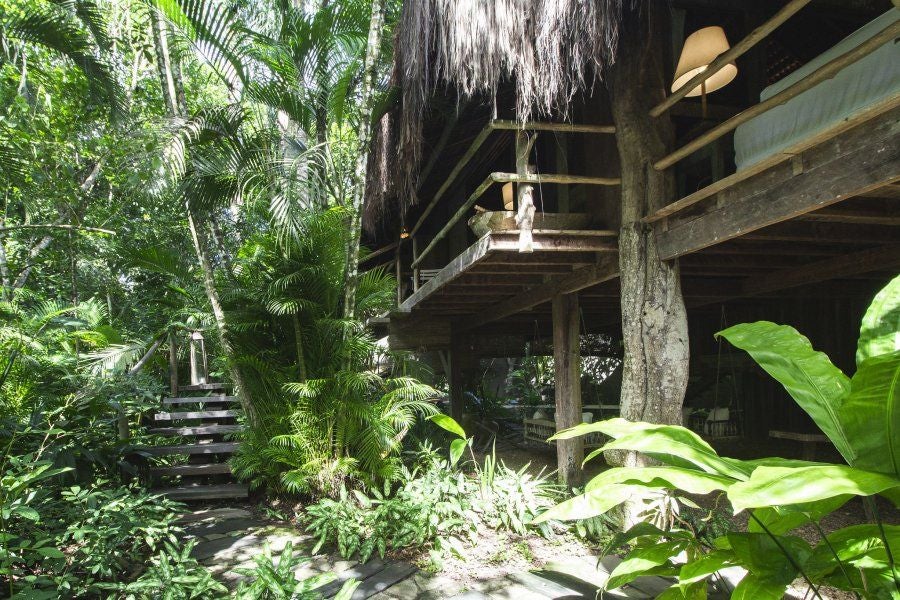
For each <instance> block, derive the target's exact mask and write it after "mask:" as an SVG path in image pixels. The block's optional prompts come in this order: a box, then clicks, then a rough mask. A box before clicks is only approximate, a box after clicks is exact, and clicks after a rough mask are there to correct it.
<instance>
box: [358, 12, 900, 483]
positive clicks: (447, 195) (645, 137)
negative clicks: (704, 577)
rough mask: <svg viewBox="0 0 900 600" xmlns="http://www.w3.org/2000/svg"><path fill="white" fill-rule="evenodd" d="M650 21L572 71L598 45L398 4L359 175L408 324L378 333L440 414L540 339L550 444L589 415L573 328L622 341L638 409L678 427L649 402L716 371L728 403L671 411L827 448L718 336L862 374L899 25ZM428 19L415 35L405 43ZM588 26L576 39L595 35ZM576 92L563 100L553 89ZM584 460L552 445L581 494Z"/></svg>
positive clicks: (899, 143)
mask: <svg viewBox="0 0 900 600" xmlns="http://www.w3.org/2000/svg"><path fill="white" fill-rule="evenodd" d="M424 4H430V3H423V5H424ZM500 4H503V3H500ZM564 4H565V3H564ZM598 4H599V3H598ZM610 4H611V5H614V4H616V3H614V2H613V3H610ZM655 4H656V3H651V5H655ZM659 4H661V5H662V4H668V3H659ZM658 9H659V7H656V6H651V7H650V8H649V9H648V10H647V11H645V12H647V13H650V17H649V19H647V18H646V15H644V14H638V15H633V20H634V21H635V23H634V24H632V25H629V20H628V19H629V17H628V15H626V17H625V19H624V21H623V23H622V24H621V26H620V31H619V32H618V33H620V34H621V35H620V37H619V41H618V49H617V50H616V51H615V52H614V51H613V50H612V49H611V47H607V48H606V54H603V52H602V51H601V55H602V56H599V57H597V56H595V57H594V58H593V59H590V60H585V61H584V63H578V64H575V65H573V62H575V61H577V57H578V56H581V55H583V54H584V53H585V52H586V50H585V48H588V47H589V46H590V44H587V45H586V44H585V41H584V40H583V39H581V38H579V37H578V35H571V36H564V35H563V33H562V32H560V33H559V36H560V37H564V38H566V40H555V41H554V42H553V43H549V42H548V41H547V39H545V37H542V36H544V35H545V34H546V33H547V32H545V31H544V30H543V29H542V27H543V26H542V25H541V24H540V23H539V22H536V21H534V20H532V21H530V22H531V23H532V24H533V25H534V27H533V28H532V29H533V31H532V30H531V29H528V26H527V23H528V22H529V21H528V18H529V17H526V18H525V20H526V26H525V29H523V30H522V31H525V33H522V32H521V31H516V30H514V28H512V26H511V25H509V24H508V23H509V22H515V21H516V20H515V19H501V18H500V17H498V16H497V15H496V14H493V13H491V11H490V10H488V11H486V13H484V11H476V10H472V9H470V11H469V12H471V13H472V14H454V15H445V14H429V15H421V14H417V11H419V10H421V7H419V6H411V3H410V2H407V3H406V6H405V7H404V17H403V19H402V20H401V31H400V32H399V34H398V38H397V45H398V48H397V59H396V61H397V64H396V69H395V75H394V83H395V84H396V85H397V87H398V88H399V89H400V91H401V93H400V98H401V99H400V100H399V101H398V104H397V105H396V106H395V107H394V108H393V109H392V110H391V111H390V112H388V113H387V114H386V115H385V116H384V117H383V118H382V119H381V121H380V122H379V123H378V126H377V131H378V135H377V137H376V140H375V144H376V152H375V153H374V156H373V159H372V161H371V162H370V168H369V181H368V185H367V214H366V223H367V228H368V234H367V235H368V238H369V239H368V243H369V245H370V246H371V247H374V248H377V250H376V251H375V252H373V253H372V254H371V255H370V256H368V257H367V258H366V259H365V262H364V263H363V267H364V268H370V267H373V266H375V265H378V264H382V265H386V266H388V267H389V268H391V269H394V270H395V272H396V274H397V279H398V289H397V308H396V309H395V310H394V311H392V312H390V313H389V314H387V315H384V316H383V317H381V318H378V319H373V320H372V321H371V322H370V326H371V327H373V328H374V329H375V330H376V331H378V332H380V333H382V334H384V335H386V336H387V338H388V341H389V343H390V346H391V347H392V348H396V349H410V350H416V351H419V352H423V353H433V355H434V356H440V361H439V362H438V361H436V364H443V365H444V366H445V368H446V370H447V374H448V379H449V382H450V388H451V404H452V412H453V414H454V415H455V416H460V415H461V414H462V411H463V397H464V392H465V390H466V389H467V386H468V385H469V384H470V382H471V377H472V374H473V370H474V366H475V363H476V361H477V360H478V359H479V358H485V357H512V356H521V355H522V354H523V352H524V348H525V346H526V344H527V343H528V342H530V341H534V340H535V339H536V338H542V339H545V340H552V353H553V356H554V357H555V369H556V387H555V394H556V397H555V403H556V406H555V408H556V410H555V416H554V418H555V425H556V428H557V429H560V428H564V427H568V426H571V425H573V424H575V423H578V422H580V421H581V416H582V399H581V391H580V385H581V384H580V376H579V372H578V369H579V360H578V358H579V355H580V353H581V345H582V344H581V343H580V340H582V339H583V336H584V334H607V335H610V336H611V337H612V338H613V339H616V340H619V339H621V340H623V345H624V348H625V370H626V373H625V381H626V386H628V389H626V390H625V391H623V404H622V411H623V414H626V415H629V416H630V417H632V418H634V417H635V415H636V416H637V417H638V418H640V417H641V415H643V417H644V418H647V419H652V418H659V419H661V420H663V421H665V420H670V421H671V420H682V419H683V418H684V416H688V415H687V413H686V414H685V415H683V416H682V415H681V414H680V401H679V402H676V404H677V406H676V407H674V408H673V409H665V408H662V409H660V408H658V407H657V408H654V406H653V405H652V403H650V404H648V403H647V402H649V401H648V400H647V398H650V397H651V396H652V395H653V392H652V390H653V389H654V386H656V387H658V388H660V389H666V390H667V391H665V393H664V394H663V396H666V395H667V396H668V397H671V396H679V389H680V395H684V394H685V389H686V398H685V405H686V406H688V407H690V406H692V402H693V401H694V400H695V399H696V398H697V397H699V396H700V395H701V392H702V390H698V389H696V386H698V385H700V383H701V382H703V381H704V380H706V381H707V382H711V384H714V385H717V386H718V385H720V384H721V381H722V379H724V378H728V379H729V381H730V383H729V385H730V386H733V387H734V389H735V392H734V393H733V394H730V395H729V399H730V402H731V404H730V406H722V405H719V406H715V405H709V404H708V405H707V406H706V407H705V408H707V409H708V411H707V414H708V416H707V417H705V418H702V419H700V420H697V418H693V419H692V418H691V417H689V416H688V418H687V419H684V420H685V421H686V424H690V425H691V426H692V427H694V428H695V429H697V430H698V431H700V432H701V433H702V434H704V435H707V436H710V437H717V436H723V435H736V436H740V435H745V436H751V437H760V438H768V437H769V434H770V432H774V435H778V434H785V433H787V434H789V435H797V436H809V435H815V434H816V433H817V431H816V430H815V429H814V426H813V425H812V423H811V422H810V421H808V419H807V417H806V416H805V415H804V413H802V411H800V410H799V409H797V408H796V407H795V406H794V405H793V403H791V402H789V401H788V400H787V397H786V396H785V394H784V393H783V391H781V390H780V389H779V388H777V387H776V386H775V385H773V384H772V383H770V382H769V381H768V380H767V379H766V378H765V377H764V376H763V374H762V372H761V371H758V370H757V369H756V368H755V367H752V366H750V365H749V363H748V362H745V361H742V360H740V359H741V357H737V356H733V355H732V354H731V353H730V352H729V351H728V350H727V349H723V348H722V347H720V346H719V345H718V342H716V340H715V338H714V333H715V332H716V331H718V330H720V329H722V328H724V327H725V326H727V325H729V324H734V323H739V322H744V321H753V320H763V319H765V320H771V321H777V322H781V323H786V324H790V325H793V326H794V327H796V328H797V329H799V330H800V331H801V332H803V333H805V334H806V335H808V336H809V337H810V338H811V340H812V342H813V344H814V345H815V346H816V347H817V348H818V349H820V350H823V351H825V352H826V353H828V354H829V355H831V356H832V358H833V360H835V362H836V364H838V365H839V366H841V367H842V368H846V369H847V370H848V371H852V370H853V367H852V365H853V353H854V349H855V340H856V334H857V328H858V324H859V319H860V317H861V315H862V311H863V310H864V308H865V306H866V304H867V302H868V301H869V300H870V299H871V298H872V296H873V295H874V294H875V292H876V291H877V290H878V289H879V288H880V287H881V286H883V285H884V284H885V283H886V282H887V281H888V280H889V279H890V278H891V277H892V276H894V275H895V274H896V273H897V271H898V266H900V210H898V203H900V124H898V116H900V45H898V44H897V40H898V36H900V9H898V8H896V7H894V6H892V5H891V3H890V2H888V1H878V0H872V1H868V0H843V1H838V0H791V1H789V2H760V1H758V0H721V1H715V2H712V1H708V0H673V1H672V2H671V7H666V8H665V9H664V10H658ZM622 10H625V12H626V13H627V12H628V9H627V8H625V9H622ZM500 11H502V9H500V8H497V12H500ZM463 13H465V11H463ZM483 13H484V14H483ZM487 13H490V14H487ZM654 17H656V20H655V21H654ZM417 18H418V19H419V21H418V22H419V23H426V24H425V25H420V27H419V29H420V31H419V32H418V33H417V34H414V33H410V32H408V31H406V32H405V31H404V30H403V29H402V28H403V27H404V26H407V27H409V26H410V25H409V24H410V23H412V22H414V19H417ZM531 18H532V19H534V15H532V16H531ZM591 18H592V16H591V15H585V16H584V19H585V22H586V23H587V25H585V28H586V29H588V30H591V31H593V29H592V28H593V27H595V26H596V27H597V28H600V29H602V28H603V27H606V29H602V31H600V32H599V33H603V32H606V33H609V31H610V29H609V28H610V27H611V26H610V25H609V24H604V23H600V24H594V25H592V24H591V23H592V21H591ZM647 21H649V23H648V22H647ZM562 26H565V24H563V25H562ZM504 27H508V28H509V29H504ZM423 29H424V32H423V31H421V30H423ZM594 33H598V32H594ZM414 35H418V36H419V37H418V38H415V37H414ZM519 35H524V36H525V38H524V39H526V40H527V39H528V36H533V38H532V39H531V46H529V43H528V42H527V41H526V42H523V44H524V46H527V47H528V48H525V49H524V50H523V49H522V48H520V47H519V46H518V45H516V44H514V43H513V41H514V40H518V39H519V38H517V36H519ZM608 39H609V36H606V37H604V40H605V41H604V43H607V41H608ZM479 40H480V41H479ZM485 40H487V41H485ZM567 40H569V41H567ZM571 40H574V41H571ZM479 44H482V46H479ZM554 44H556V45H554ZM566 44H571V46H570V47H566ZM498 46H499V47H500V49H499V50H498V49H497V47H498ZM505 46H509V47H512V46H515V48H513V49H509V48H506V49H504V47H505ZM529 48H530V49H532V50H535V52H536V53H537V56H534V55H529V54H528V52H527V50H529ZM542 49H543V53H542ZM592 51H595V52H596V49H595V50H592ZM504 52H505V54H504ZM516 52H518V53H519V54H516ZM616 52H617V54H616ZM481 53H483V54H484V55H482V54H481ZM498 55H501V58H504V57H505V60H506V62H503V61H502V60H499V59H498V58H497V56H498ZM632 55H634V56H638V55H640V56H641V57H643V58H642V60H641V61H639V60H637V59H632V58H631V57H632ZM561 57H563V58H561ZM647 57H649V60H647ZM529 60H530V61H532V62H531V63H528V64H526V65H525V66H524V67H523V66H522V65H520V64H518V63H517V62H516V61H526V62H527V61H529ZM492 61H493V62H492ZM566 61H569V62H566ZM648 63H655V64H656V65H657V68H656V69H655V70H654V69H653V68H649V69H648V68H647V67H646V64H648ZM529 68H531V69H532V70H533V71H536V73H529V72H528V69H529ZM491 69H493V71H491ZM544 71H547V72H544ZM486 73H488V74H486ZM490 73H493V74H490ZM566 77H568V78H569V83H568V85H565V84H564V85H562V86H561V89H562V91H563V94H562V99H561V100H560V96H559V95H557V93H556V92H558V91H559V90H554V89H551V88H553V87H554V86H557V87H560V86H559V85H558V82H557V81H555V80H554V78H557V79H558V78H563V79H565V78H566ZM579 78H580V79H579ZM523 79H525V81H523ZM545 82H546V83H545ZM547 95H549V96H552V97H549V98H548V97H545V96H547ZM681 320H686V324H685V326H684V327H681V326H679V325H678V323H679V322H680V321H681ZM682 346H683V350H682V349H681V347H682ZM688 351H689V354H690V371H689V373H690V375H688V371H687V366H686V365H687V352H688ZM723 355H724V356H723ZM635 361H637V362H635ZM648 365H649V366H648ZM682 365H684V366H683V369H682ZM642 369H643V371H646V373H649V374H646V373H644V374H641V373H639V372H640V371H641V370H642ZM682 371H683V376H682V375H681V373H682ZM654 373H655V374H654ZM679 378H680V379H679ZM672 379H679V381H675V382H674V383H673V382H672V381H671V380H672ZM636 382H637V383H636ZM641 382H643V385H644V386H645V387H644V388H640V385H641ZM654 382H655V383H654ZM636 385H637V388H636V387H635V386H636ZM666 386H669V387H668V388H667V387H666ZM641 389H644V391H643V392H642V391H640V390H641ZM635 390H637V391H635ZM716 392H717V393H716V394H715V396H716V397H720V396H721V394H718V388H716ZM629 397H630V398H631V400H628V398H629ZM678 400H680V398H678ZM629 403H631V404H629ZM642 403H643V404H642ZM723 409H724V410H723ZM729 409H730V410H729ZM666 410H668V412H666ZM654 411H656V413H654ZM676 411H678V412H677V413H676ZM654 414H655V417H654ZM648 415H650V416H649V417H648ZM678 417H682V419H679V418H678ZM792 439H801V438H798V437H795V438H792ZM801 441H808V440H806V438H804V439H803V440H801ZM580 444H581V442H578V441H566V442H565V443H560V444H559V445H558V453H559V456H560V468H561V472H562V473H563V475H564V476H567V477H569V479H570V480H574V479H577V473H576V472H577V467H573V466H572V465H577V464H580V457H581V454H582V452H583V449H582V447H581V445H580Z"/></svg>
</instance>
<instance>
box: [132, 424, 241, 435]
mask: <svg viewBox="0 0 900 600" xmlns="http://www.w3.org/2000/svg"><path fill="white" fill-rule="evenodd" d="M243 428H244V427H243V426H242V425H201V426H199V427H156V428H153V429H150V430H149V431H148V433H153V434H156V435H222V434H224V433H237V432H238V431H241V430H242V429H243Z"/></svg>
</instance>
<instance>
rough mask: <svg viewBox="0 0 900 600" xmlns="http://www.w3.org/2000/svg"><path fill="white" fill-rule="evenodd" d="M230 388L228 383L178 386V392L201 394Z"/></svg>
mask: <svg viewBox="0 0 900 600" xmlns="http://www.w3.org/2000/svg"><path fill="white" fill-rule="evenodd" d="M230 387H232V386H231V384H230V383H195V384H193V385H181V386H178V391H179V392H203V391H213V390H224V389H227V388H230Z"/></svg>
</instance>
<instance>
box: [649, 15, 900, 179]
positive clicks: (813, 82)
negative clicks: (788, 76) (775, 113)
mask: <svg viewBox="0 0 900 600" xmlns="http://www.w3.org/2000/svg"><path fill="white" fill-rule="evenodd" d="M898 35H900V21H895V22H894V23H892V24H890V25H888V26H887V27H885V28H884V29H883V30H881V31H880V32H879V33H877V34H876V35H874V36H872V37H871V38H869V39H868V40H866V41H865V42H863V43H862V44H860V45H859V46H857V47H855V48H853V49H852V50H849V51H847V52H845V53H844V54H841V55H840V56H838V57H837V58H835V59H834V60H831V61H829V62H828V63H826V64H825V65H823V66H821V67H819V68H818V69H816V70H815V71H813V72H812V73H810V74H809V75H807V76H806V77H804V78H803V79H801V80H800V81H798V82H797V83H795V84H793V85H792V86H790V87H788V88H786V89H784V90H782V91H780V92H778V93H777V94H775V95H774V96H772V97H770V98H768V99H766V100H764V101H762V102H760V103H759V104H755V105H753V106H751V107H750V108H748V109H747V110H745V111H742V112H740V113H738V114H737V115H735V116H734V117H732V118H730V119H728V120H727V121H725V122H724V123H721V124H719V125H717V126H715V127H713V128H712V129H710V130H709V131H707V132H706V133H704V134H703V135H701V136H699V137H697V138H696V139H695V140H693V141H691V142H688V143H687V144H685V145H684V146H682V147H681V148H679V149H678V150H676V151H674V152H672V153H671V154H669V155H668V156H666V157H665V158H662V159H661V160H658V161H657V162H655V163H654V164H653V168H654V169H656V170H658V171H662V170H664V169H667V168H669V167H671V166H672V165H674V164H675V163H677V162H678V161H680V160H681V159H683V158H685V157H686V156H689V155H691V154H693V153H694V152H696V151H697V150H699V149H700V148H703V147H704V146H706V145H707V144H709V143H710V142H713V141H715V140H717V139H719V138H721V137H722V136H724V135H725V134H727V133H729V132H731V131H734V130H735V129H737V128H738V126H740V125H741V124H743V123H746V122H747V121H750V120H751V119H753V118H755V117H757V116H759V115H761V114H763V113H765V112H767V111H769V110H771V109H773V108H775V107H776V106H781V105H782V104H784V103H786V102H788V101H789V100H791V99H793V98H796V97H797V96H799V95H800V94H802V93H803V92H805V91H807V90H809V89H812V88H814V87H815V86H817V85H819V84H820V83H822V82H823V81H826V80H828V79H831V78H832V77H834V76H835V75H837V74H838V73H839V72H840V71H841V70H842V69H844V68H845V67H847V66H848V65H851V64H853V63H855V62H856V61H858V60H860V59H861V58H863V57H865V56H868V55H869V54H871V53H872V52H874V51H875V50H877V49H878V48H880V47H881V46H883V45H884V44H885V43H888V42H892V41H893V40H894V38H896V37H897V36H898Z"/></svg>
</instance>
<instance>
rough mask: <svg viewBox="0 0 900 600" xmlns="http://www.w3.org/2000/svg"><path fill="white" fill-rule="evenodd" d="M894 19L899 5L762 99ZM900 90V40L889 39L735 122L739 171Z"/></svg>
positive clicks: (773, 87) (897, 17)
mask: <svg viewBox="0 0 900 600" xmlns="http://www.w3.org/2000/svg"><path fill="white" fill-rule="evenodd" d="M897 20H900V9H897V8H892V9H891V10H889V11H888V12H886V13H884V14H883V15H881V16H880V17H878V18H877V19H875V20H874V21H872V22H870V23H868V24H866V25H865V26H863V27H861V28H860V29H858V30H857V31H855V32H854V33H852V34H850V35H849V36H847V37H846V38H844V39H843V40H841V42H840V43H839V44H838V45H836V46H834V47H833V48H831V49H830V50H828V51H827V52H824V53H823V54H821V55H819V56H817V57H816V58H815V59H813V60H812V61H810V62H809V63H807V64H806V65H804V66H803V67H802V68H800V69H798V70H796V71H795V72H793V73H791V74H790V75H788V76H787V77H785V78H784V79H781V80H780V81H777V82H776V83H774V84H772V85H770V86H769V87H767V88H766V89H764V90H763V91H762V93H761V94H760V101H762V100H766V99H767V98H770V97H772V96H774V95H775V94H777V93H778V92H780V91H782V90H783V89H785V88H787V87H789V86H790V85H792V84H793V83H796V82H797V81H799V80H800V79H802V78H803V77H805V76H806V75H809V74H810V73H812V72H813V71H815V70H816V69H818V68H819V67H821V66H822V65H824V64H825V63H827V62H829V61H831V60H833V59H835V58H837V57H838V56H840V55H841V54H844V53H845V52H848V51H849V50H851V49H853V48H855V47H857V46H859V45H860V44H862V43H863V42H864V41H866V40H867V39H869V38H871V37H873V36H874V35H875V34H877V33H879V32H880V31H881V30H883V29H884V28H885V27H887V26H888V25H890V24H891V23H893V22H894V21H897ZM898 94H900V43H898V42H894V43H891V42H888V43H886V44H884V45H882V46H881V47H880V48H879V49H878V50H876V51H874V52H872V53H871V54H869V55H867V56H865V57H864V58H862V59H861V60H859V61H857V62H855V63H853V64H852V65H849V66H848V67H846V68H845V69H843V70H842V71H841V72H840V73H838V74H837V75H836V76H835V77H834V78H832V79H829V80H826V81H823V82H822V83H820V84H818V85H817V86H815V87H814V88H812V89H809V90H807V91H805V92H803V93H802V94H800V95H799V96H797V97H795V98H793V99H791V100H789V101H788V102H786V103H785V104H782V105H781V106H776V107H775V108H773V109H771V110H769V111H767V112H765V113H763V114H761V115H759V116H758V117H756V118H755V119H753V120H751V121H748V122H746V123H744V124H743V125H741V126H740V127H738V128H737V129H736V130H735V132H734V151H735V164H736V165H737V168H738V170H741V169H743V168H746V167H749V166H750V165H752V164H754V163H756V162H759V161H760V160H763V159H764V158H767V157H768V156H771V155H772V154H774V153H776V152H778V151H780V150H784V149H785V148H787V147H789V146H792V145H794V144H796V143H799V142H801V141H803V140H804V139H806V138H809V137H811V136H812V135H814V134H816V133H818V132H820V131H822V130H825V129H828V128H829V127H831V126H833V125H835V124H837V123H839V122H840V121H842V120H844V119H846V118H848V117H851V116H853V115H854V114H856V113H859V112H861V111H862V110H864V109H866V108H867V107H869V106H872V105H874V104H876V103H877V102H879V101H881V100H885V99H888V98H890V97H891V96H896V95H898Z"/></svg>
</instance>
